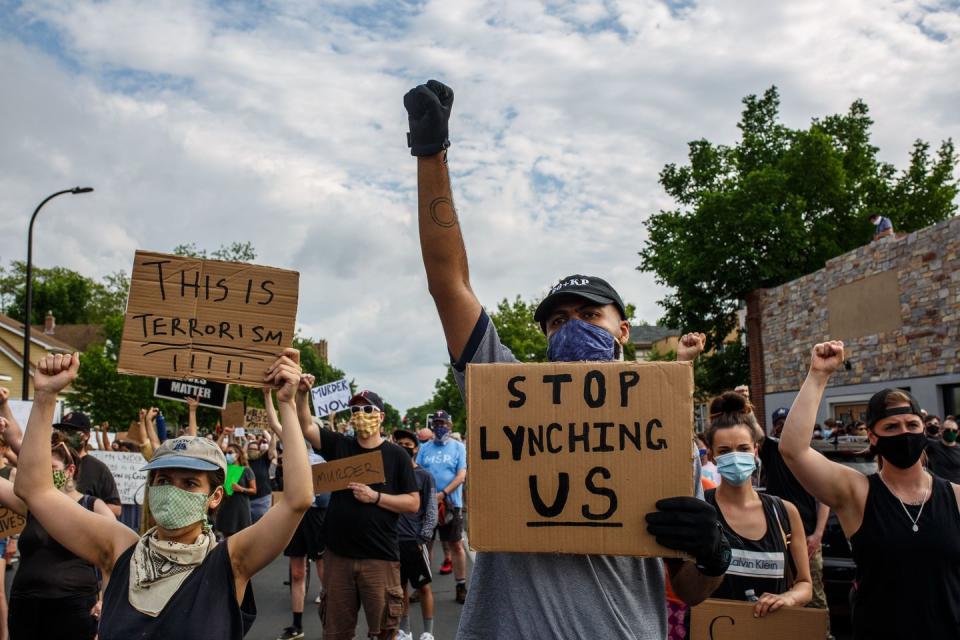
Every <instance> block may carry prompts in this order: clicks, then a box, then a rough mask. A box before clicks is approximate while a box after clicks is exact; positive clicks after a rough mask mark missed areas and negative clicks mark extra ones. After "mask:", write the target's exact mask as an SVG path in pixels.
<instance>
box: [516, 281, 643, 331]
mask: <svg viewBox="0 0 960 640" xmlns="http://www.w3.org/2000/svg"><path fill="white" fill-rule="evenodd" d="M570 296H575V297H578V298H584V299H586V300H589V301H590V302H596V303H597V304H612V305H615V306H616V307H617V311H619V312H620V317H621V318H622V319H624V320H626V319H627V310H626V307H624V306H623V300H622V299H621V298H620V294H619V293H617V291H616V289H614V288H613V287H611V286H610V283H609V282H607V281H606V280H604V279H602V278H598V277H596V276H584V275H580V274H575V275H572V276H567V277H566V278H562V279H561V280H560V282H558V283H557V284H555V285H554V286H553V287H551V289H550V293H548V294H547V297H546V298H544V299H543V300H541V301H540V304H539V306H537V310H536V311H535V312H534V313H533V319H534V320H536V321H537V322H539V323H540V328H541V329H544V323H545V322H546V321H547V316H549V315H550V312H551V311H553V308H554V307H555V306H556V305H557V303H559V302H560V301H562V300H564V299H566V298H568V297H570Z"/></svg>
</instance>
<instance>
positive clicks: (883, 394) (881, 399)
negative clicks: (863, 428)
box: [867, 389, 923, 429]
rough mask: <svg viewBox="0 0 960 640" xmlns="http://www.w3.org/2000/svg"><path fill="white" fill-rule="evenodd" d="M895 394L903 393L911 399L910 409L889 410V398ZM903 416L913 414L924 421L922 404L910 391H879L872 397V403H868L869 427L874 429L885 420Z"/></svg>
mask: <svg viewBox="0 0 960 640" xmlns="http://www.w3.org/2000/svg"><path fill="white" fill-rule="evenodd" d="M894 392H897V393H902V394H903V395H905V396H907V397H908V398H910V408H909V409H908V408H907V407H903V408H899V409H887V396H888V395H890V394H891V393H894ZM902 414H913V415H916V416H917V417H919V418H920V419H921V420H923V416H922V415H921V413H920V403H919V402H917V399H916V398H914V397H913V395H912V394H911V393H910V392H909V391H904V390H903V389H884V390H883V391H878V392H876V393H875V394H873V396H871V398H870V402H868V403H867V427H868V428H871V429H872V428H873V425H875V424H876V423H877V422H879V421H880V420H882V419H883V418H888V417H890V416H895V415H902Z"/></svg>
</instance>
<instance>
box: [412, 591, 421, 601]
mask: <svg viewBox="0 0 960 640" xmlns="http://www.w3.org/2000/svg"><path fill="white" fill-rule="evenodd" d="M410 602H411V603H412V604H417V603H418V602H420V589H414V590H413V591H411V592H410Z"/></svg>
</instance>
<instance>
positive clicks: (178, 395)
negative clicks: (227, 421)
mask: <svg viewBox="0 0 960 640" xmlns="http://www.w3.org/2000/svg"><path fill="white" fill-rule="evenodd" d="M229 388H230V385H228V384H224V383H222V382H214V381H213V380H205V379H203V378H186V379H184V380H171V379H170V378H157V379H156V381H155V382H154V383H153V395H154V396H156V397H158V398H167V399H168V400H176V401H177V402H186V401H187V398H196V399H197V400H198V401H199V402H200V406H203V407H210V408H211V409H223V408H224V407H226V406H227V390H229Z"/></svg>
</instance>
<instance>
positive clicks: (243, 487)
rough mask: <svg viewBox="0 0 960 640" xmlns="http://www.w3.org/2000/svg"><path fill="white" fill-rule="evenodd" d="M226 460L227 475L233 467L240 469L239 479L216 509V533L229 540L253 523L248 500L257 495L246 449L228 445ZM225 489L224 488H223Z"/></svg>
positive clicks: (255, 481) (255, 480)
mask: <svg viewBox="0 0 960 640" xmlns="http://www.w3.org/2000/svg"><path fill="white" fill-rule="evenodd" d="M223 453H224V455H225V457H226V459H227V475H228V477H229V476H230V472H231V471H232V468H233V467H240V469H242V471H239V470H238V471H239V473H240V477H238V478H237V479H236V482H232V483H231V484H230V489H231V491H230V492H226V491H224V493H225V494H226V495H224V496H223V502H221V503H220V508H219V509H217V526H216V529H217V531H218V532H219V533H220V534H221V535H223V537H224V538H229V537H230V536H232V535H233V534H235V533H236V532H237V531H243V530H244V529H246V528H247V527H249V526H250V524H251V523H252V522H253V517H252V515H251V512H250V498H251V497H252V496H255V495H257V478H256V475H255V474H254V473H253V469H251V468H250V463H249V461H248V460H247V454H246V449H245V448H244V447H242V446H240V445H238V444H236V443H230V444H228V445H227V446H226V449H225V450H224V452H223ZM224 489H226V487H224Z"/></svg>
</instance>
